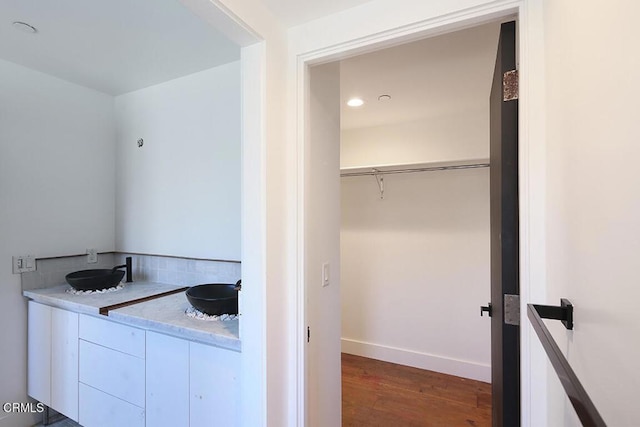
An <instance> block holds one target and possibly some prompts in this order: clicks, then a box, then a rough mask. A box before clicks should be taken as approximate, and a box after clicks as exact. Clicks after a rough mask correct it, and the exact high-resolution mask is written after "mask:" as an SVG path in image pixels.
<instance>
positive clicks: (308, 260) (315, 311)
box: [305, 62, 342, 427]
mask: <svg viewBox="0 0 640 427" xmlns="http://www.w3.org/2000/svg"><path fill="white" fill-rule="evenodd" d="M309 75H310V77H311V79H310V80H309V94H310V99H309V117H310V119H309V124H308V126H309V130H308V132H309V135H310V141H309V144H308V146H307V147H306V150H305V163H306V164H307V165H308V167H309V168H310V174H309V179H308V180H307V181H306V182H305V186H306V193H307V194H308V197H307V198H306V200H305V215H306V216H307V217H306V221H305V222H306V224H307V228H306V230H305V234H306V236H308V238H307V240H306V241H305V246H306V247H305V265H306V266H307V268H306V270H305V284H306V290H305V292H306V293H305V300H306V301H307V306H306V309H307V312H306V322H307V323H306V324H307V325H308V326H309V328H310V330H311V339H310V341H309V343H308V344H307V345H306V347H307V358H306V362H307V371H308V373H309V382H308V384H307V392H308V393H309V401H308V411H309V412H308V415H307V417H308V419H307V423H306V424H305V425H308V426H311V427H324V426H337V425H340V424H341V420H342V417H341V411H340V408H341V404H342V402H341V393H340V384H341V382H340V380H341V378H340V372H341V371H340V289H341V279H340V274H341V271H340V263H341V260H340V197H339V196H340V172H339V169H340V64H339V63H337V62H334V63H330V64H325V65H319V66H316V67H311V68H310V69H309ZM325 263H326V264H328V279H329V281H328V284H326V286H325V283H324V281H323V277H324V276H323V275H324V273H323V268H324V267H323V265H324V264H325ZM326 408H333V410H331V411H327V410H326Z"/></svg>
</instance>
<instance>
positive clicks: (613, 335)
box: [545, 0, 640, 426]
mask: <svg viewBox="0 0 640 427" xmlns="http://www.w3.org/2000/svg"><path fill="white" fill-rule="evenodd" d="M639 14H640V5H639V4H638V3H636V2H631V1H614V2H608V3H607V4H606V5H603V4H595V3H589V2H587V3H585V2H579V1H572V0H569V1H563V2H554V1H546V2H545V30H546V32H545V35H546V37H545V52H546V60H547V70H546V71H547V84H548V89H547V97H548V104H547V110H546V114H547V141H548V149H547V153H548V154H547V167H548V208H547V218H548V230H547V233H548V246H547V250H548V253H549V257H548V260H549V264H548V283H549V300H548V302H549V303H553V304H557V303H558V302H559V299H560V298H561V297H564V298H568V299H570V300H571V301H572V302H573V303H574V306H575V312H574V316H575V317H574V321H575V329H574V331H573V332H570V331H566V330H564V328H562V326H561V325H560V324H559V322H549V323H550V325H553V334H554V337H555V338H556V339H557V340H559V342H560V343H561V348H562V349H563V351H564V352H565V354H567V355H568V358H569V362H570V363H571V365H572V367H573V368H574V369H575V370H576V373H577V375H578V377H579V378H580V379H581V380H582V381H583V385H584V386H585V388H586V390H587V392H588V393H589V394H590V395H591V397H592V399H593V400H594V403H595V404H596V407H597V408H598V409H599V410H600V413H601V415H602V416H603V418H604V420H605V422H606V423H607V425H611V426H633V425H637V424H638V419H639V417H640V407H639V406H638V404H637V402H638V399H637V394H638V384H640V369H638V360H640V338H639V337H640V317H639V316H638V300H640V287H639V286H638V283H639V281H638V255H639V254H640V222H639V218H640V186H639V184H640V168H638V165H637V160H638V158H640V144H639V142H638V129H637V127H638V107H637V99H638V96H639V95H640V81H639V80H638V78H637V73H636V72H635V71H633V70H638V68H639V67H640V55H639V54H638V48H637V41H638V40H639V39H640V27H638V25H637V17H638V16H639ZM594 26H596V27H597V28H598V31H593V28H594ZM567 70H572V71H571V73H569V74H567V72H566V71H567ZM552 391H553V392H552V393H550V395H549V399H550V402H551V403H552V404H553V402H555V401H557V399H556V398H557V395H558V394H562V392H560V391H559V390H558V389H557V388H556V389H553V390H552ZM564 406H566V405H564ZM556 409H560V411H556V412H553V411H552V412H550V414H549V417H550V419H549V425H561V424H562V423H563V422H564V419H565V416H564V415H563V413H562V408H557V407H556ZM572 411H573V409H571V407H570V406H569V407H568V409H567V412H568V413H571V412H572Z"/></svg>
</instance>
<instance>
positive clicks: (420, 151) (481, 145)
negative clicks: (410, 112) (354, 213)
mask: <svg viewBox="0 0 640 427" xmlns="http://www.w3.org/2000/svg"><path fill="white" fill-rule="evenodd" d="M487 99H488V95H487ZM488 134H489V106H488V103H487V106H486V108H483V109H478V110H472V111H460V112H458V113H457V114H447V115H445V116H442V117H425V118H423V119H421V120H416V121H411V122H404V123H395V124H390V125H384V126H375V127H366V128H354V129H343V130H342V133H341V135H342V141H341V144H340V166H341V167H343V168H345V167H357V166H376V165H378V166H382V165H387V164H392V165H397V164H412V163H428V162H443V161H459V160H471V159H488V158H489V141H488V139H487V135H488Z"/></svg>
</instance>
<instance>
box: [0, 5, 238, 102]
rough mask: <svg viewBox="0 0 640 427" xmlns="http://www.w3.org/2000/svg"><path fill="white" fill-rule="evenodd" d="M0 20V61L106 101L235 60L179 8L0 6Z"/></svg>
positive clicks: (234, 51)
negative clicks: (24, 27)
mask: <svg viewBox="0 0 640 427" xmlns="http://www.w3.org/2000/svg"><path fill="white" fill-rule="evenodd" d="M0 16H1V17H2V19H0V58H1V59H5V60H7V61H11V62H14V63H17V64H20V65H23V66H25V67H29V68H32V69H35V70H38V71H41V72H43V73H47V74H50V75H53V76H56V77H59V78H61V79H64V80H68V81H70V82H73V83H76V84H79V85H82V86H87V87H90V88H93V89H96V90H98V91H101V92H104V93H107V94H110V95H119V94H122V93H126V92H130V91H133V90H137V89H141V88H144V87H148V86H152V85H155V84H158V83H162V82H165V81H168V80H171V79H175V78H177V77H182V76H185V75H188V74H192V73H195V72H198V71H202V70H205V69H208V68H212V67H215V66H217V65H221V64H225V63H228V62H231V61H234V60H238V59H240V48H239V46H237V45H236V44H234V43H232V42H231V41H230V40H228V39H227V38H225V37H224V36H223V35H222V34H220V33H219V32H217V31H216V30H215V29H213V28H212V27H211V26H210V25H208V24H206V23H205V22H204V21H202V20H201V19H199V18H198V17H197V16H195V15H194V14H193V13H192V12H190V11H189V10H188V9H186V8H185V7H184V6H183V5H182V4H181V3H180V2H179V1H178V0H135V1H132V0H101V1H98V0H91V1H87V0H56V1H42V0H2V1H0ZM13 21H22V22H26V23H28V24H30V25H32V26H34V27H36V28H37V29H38V32H37V33H36V34H29V33H26V32H22V31H20V30H16V29H15V28H14V26H13V25H12V23H13Z"/></svg>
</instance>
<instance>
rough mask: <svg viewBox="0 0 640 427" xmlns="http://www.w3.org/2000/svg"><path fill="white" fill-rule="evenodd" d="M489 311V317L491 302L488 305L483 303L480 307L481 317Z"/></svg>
mask: <svg viewBox="0 0 640 427" xmlns="http://www.w3.org/2000/svg"><path fill="white" fill-rule="evenodd" d="M485 311H486V312H487V314H488V315H489V317H491V303H489V304H488V305H483V306H481V307H480V317H482V316H484V312H485Z"/></svg>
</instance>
